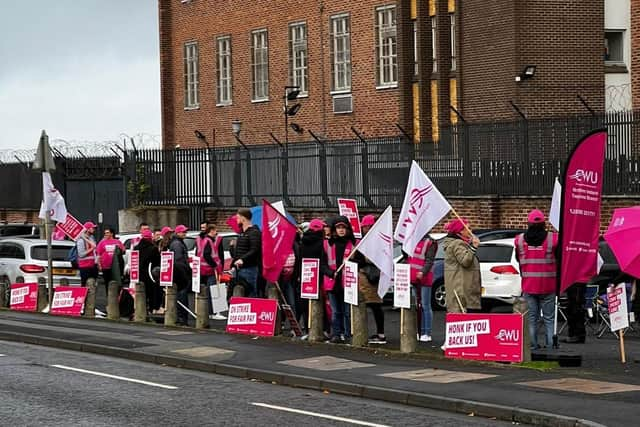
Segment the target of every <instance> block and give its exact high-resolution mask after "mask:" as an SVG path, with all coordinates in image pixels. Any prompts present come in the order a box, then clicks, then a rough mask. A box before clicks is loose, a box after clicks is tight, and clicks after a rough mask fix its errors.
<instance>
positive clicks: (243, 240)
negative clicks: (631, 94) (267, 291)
mask: <svg viewBox="0 0 640 427" xmlns="http://www.w3.org/2000/svg"><path fill="white" fill-rule="evenodd" d="M236 218H237V219H238V225H239V226H240V228H241V229H242V231H241V232H240V234H239V235H238V238H237V240H236V243H235V245H233V246H232V248H231V249H232V251H231V256H232V257H233V266H234V267H235V269H236V280H243V281H244V282H245V283H246V285H247V286H248V289H247V292H246V294H247V296H248V297H250V298H255V297H257V296H258V270H259V268H258V267H259V265H260V262H261V261H262V256H261V255H262V254H261V251H262V234H261V233H260V230H259V229H258V227H256V226H255V225H253V224H252V223H251V218H252V214H251V210H249V209H245V208H242V209H238V213H237V215H236Z"/></svg>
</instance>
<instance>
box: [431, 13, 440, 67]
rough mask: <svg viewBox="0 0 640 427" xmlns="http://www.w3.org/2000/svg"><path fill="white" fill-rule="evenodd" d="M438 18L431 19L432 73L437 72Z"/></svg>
mask: <svg viewBox="0 0 640 427" xmlns="http://www.w3.org/2000/svg"><path fill="white" fill-rule="evenodd" d="M437 37H438V18H437V17H436V16H432V17H431V62H432V63H433V70H432V71H433V72H434V73H437V72H438V43H437V39H436V38H437Z"/></svg>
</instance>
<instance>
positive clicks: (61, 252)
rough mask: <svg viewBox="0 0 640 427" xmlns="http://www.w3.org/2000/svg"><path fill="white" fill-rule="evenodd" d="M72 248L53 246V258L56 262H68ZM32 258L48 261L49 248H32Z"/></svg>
mask: <svg viewBox="0 0 640 427" xmlns="http://www.w3.org/2000/svg"><path fill="white" fill-rule="evenodd" d="M70 249H71V247H70V246H55V245H54V246H51V256H52V259H53V260H54V261H66V260H67V256H68V255H69V250H70ZM31 258H32V259H37V260H39V261H46V260H47V247H46V246H45V245H42V246H32V247H31Z"/></svg>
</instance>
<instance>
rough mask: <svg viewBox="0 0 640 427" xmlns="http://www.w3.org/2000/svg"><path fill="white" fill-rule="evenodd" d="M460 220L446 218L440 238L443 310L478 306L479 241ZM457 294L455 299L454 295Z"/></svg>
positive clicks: (479, 283)
mask: <svg viewBox="0 0 640 427" xmlns="http://www.w3.org/2000/svg"><path fill="white" fill-rule="evenodd" d="M466 224H467V222H466V221H464V220H461V219H454V220H452V221H450V222H449V223H448V224H447V225H446V226H445V229H446V230H447V233H448V234H447V237H445V239H444V243H443V246H444V286H445V292H446V304H447V312H449V313H462V312H465V311H466V312H468V313H469V312H479V311H480V309H481V305H480V298H481V291H482V288H481V280H480V262H479V261H478V257H477V256H476V250H477V248H478V245H479V244H480V241H479V240H478V238H477V237H475V236H474V235H473V234H471V231H470V230H469V228H468V227H467V226H466ZM456 294H457V298H456Z"/></svg>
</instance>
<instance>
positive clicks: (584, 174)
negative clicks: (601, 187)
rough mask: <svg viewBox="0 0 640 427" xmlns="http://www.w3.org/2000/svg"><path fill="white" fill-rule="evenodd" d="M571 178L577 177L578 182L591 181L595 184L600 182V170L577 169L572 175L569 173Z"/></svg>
mask: <svg viewBox="0 0 640 427" xmlns="http://www.w3.org/2000/svg"><path fill="white" fill-rule="evenodd" d="M569 178H571V179H575V180H576V181H578V182H589V183H591V184H594V185H595V184H597V183H598V172H595V171H590V170H584V169H577V170H576V171H575V172H574V173H573V174H572V175H569Z"/></svg>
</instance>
